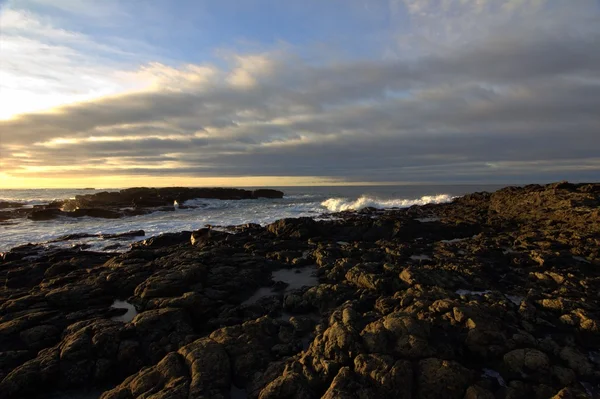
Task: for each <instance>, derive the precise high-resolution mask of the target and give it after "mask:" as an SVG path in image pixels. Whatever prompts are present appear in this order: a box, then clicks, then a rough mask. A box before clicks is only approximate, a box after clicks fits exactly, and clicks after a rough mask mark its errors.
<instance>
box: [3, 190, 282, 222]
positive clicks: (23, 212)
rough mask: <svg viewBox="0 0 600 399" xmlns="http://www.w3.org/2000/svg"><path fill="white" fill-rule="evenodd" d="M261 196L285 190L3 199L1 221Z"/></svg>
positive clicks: (123, 213)
mask: <svg viewBox="0 0 600 399" xmlns="http://www.w3.org/2000/svg"><path fill="white" fill-rule="evenodd" d="M259 198H283V192H281V191H279V190H272V189H257V190H244V189H239V188H189V187H164V188H148V187H134V188H128V189H124V190H120V191H102V192H99V193H95V194H83V195H76V196H75V198H73V199H65V200H57V201H53V202H51V203H49V204H45V205H35V206H33V207H26V204H23V203H19V202H9V201H0V223H12V222H13V221H14V219H19V218H27V219H30V220H34V221H41V220H52V219H56V218H59V217H69V218H80V217H85V216H87V217H93V218H103V219H118V218H122V217H127V216H138V215H145V214H148V213H152V212H156V211H163V212H165V211H175V207H176V206H177V207H179V208H181V209H184V208H186V206H184V205H181V204H183V203H184V202H185V201H188V200H191V199H219V200H247V199H259Z"/></svg>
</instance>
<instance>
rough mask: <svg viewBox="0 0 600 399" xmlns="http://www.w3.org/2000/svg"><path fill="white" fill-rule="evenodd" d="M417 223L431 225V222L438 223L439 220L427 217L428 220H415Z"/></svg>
mask: <svg viewBox="0 0 600 399" xmlns="http://www.w3.org/2000/svg"><path fill="white" fill-rule="evenodd" d="M415 220H416V221H417V222H421V223H431V222H439V221H440V218H434V217H429V218H416V219H415Z"/></svg>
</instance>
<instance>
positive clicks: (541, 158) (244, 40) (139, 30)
mask: <svg viewBox="0 0 600 399" xmlns="http://www.w3.org/2000/svg"><path fill="white" fill-rule="evenodd" d="M559 180H570V181H599V180H600V0H571V1H566V0H381V1H379V0H371V1H364V0H363V1H358V0H326V1H323V0H301V1H300V0H290V1H279V0H270V1H268V0H235V1H234V0H218V1H217V0H203V1H202V0H198V1H196V0H127V1H120V0H103V1H96V0H0V188H11V187H13V188H16V187H28V188H45V187H126V186H139V185H146V186H170V185H183V186H202V185H211V186H214V185H223V186H256V185H264V186H285V185H330V184H331V185H333V184H393V183H399V184H412V183H419V184H427V183H448V184H452V183H543V182H551V181H559Z"/></svg>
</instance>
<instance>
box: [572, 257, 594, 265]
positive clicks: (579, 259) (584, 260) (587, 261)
mask: <svg viewBox="0 0 600 399" xmlns="http://www.w3.org/2000/svg"><path fill="white" fill-rule="evenodd" d="M573 259H575V260H576V261H578V262H583V263H591V262H590V261H589V260H587V259H586V258H584V257H583V256H573Z"/></svg>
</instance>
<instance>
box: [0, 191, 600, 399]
mask: <svg viewBox="0 0 600 399" xmlns="http://www.w3.org/2000/svg"><path fill="white" fill-rule="evenodd" d="M599 210H600V184H578V185H575V184H567V183H560V184H553V185H547V186H538V185H532V186H526V187H522V188H507V189H503V190H500V191H498V192H496V193H476V194H471V195H467V196H464V197H461V198H458V199H456V200H455V201H453V202H452V203H448V204H440V205H426V206H414V207H410V208H407V209H398V210H390V211H377V210H373V209H369V210H365V211H362V212H344V213H340V214H337V215H335V216H336V217H335V218H332V219H329V220H324V221H314V220H312V219H285V220H280V221H278V222H275V223H273V224H270V225H268V226H264V227H261V226H258V225H245V226H239V228H237V229H235V233H232V232H223V231H216V230H212V229H202V230H199V231H196V232H181V233H170V234H164V235H162V236H157V237H151V238H148V239H146V240H144V241H141V242H139V243H137V244H136V245H134V246H133V247H132V248H131V249H130V250H129V251H127V252H124V253H121V254H107V253H98V252H89V251H76V250H71V249H68V250H66V249H52V248H49V249H48V248H42V247H39V246H35V245H27V246H22V247H18V248H15V249H13V250H11V251H10V252H8V253H6V254H4V255H3V257H2V260H1V261H0V285H1V286H2V287H3V288H2V289H1V290H0V398H2V399H16V398H29V397H31V398H42V397H46V396H47V395H48V394H49V393H56V394H58V395H60V392H62V391H69V392H73V391H75V392H81V393H85V392H86V390H89V389H97V390H101V391H102V392H103V393H102V396H101V397H102V398H103V399H142V398H154V399H156V398H182V399H183V398H230V397H235V398H241V397H248V398H261V399H275V398H306V399H309V398H360V399H364V398H387V397H397V398H407V399H409V398H418V399H429V398H457V399H459V398H468V399H471V398H595V397H599V395H600V350H599V349H598V348H600V297H599V296H598V292H600V236H599V232H600V217H599V214H598V212H599ZM132 234H138V233H137V232H132ZM307 273H308V274H309V275H310V273H315V274H316V277H313V278H312V280H311V279H306V280H304V279H305V278H306V277H305V276H306V275H307ZM290 276H291V277H290ZM294 276H295V277H294ZM295 281H312V283H309V284H308V285H306V286H302V284H295ZM294 284H295V285H294ZM117 300H118V301H117ZM124 300H125V301H126V302H122V301H124ZM115 301H117V302H115ZM118 303H126V304H127V305H128V307H129V309H125V308H121V307H119V306H121V305H118ZM126 312H127V313H126ZM130 313H131V314H130ZM57 397H60V396H57Z"/></svg>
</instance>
